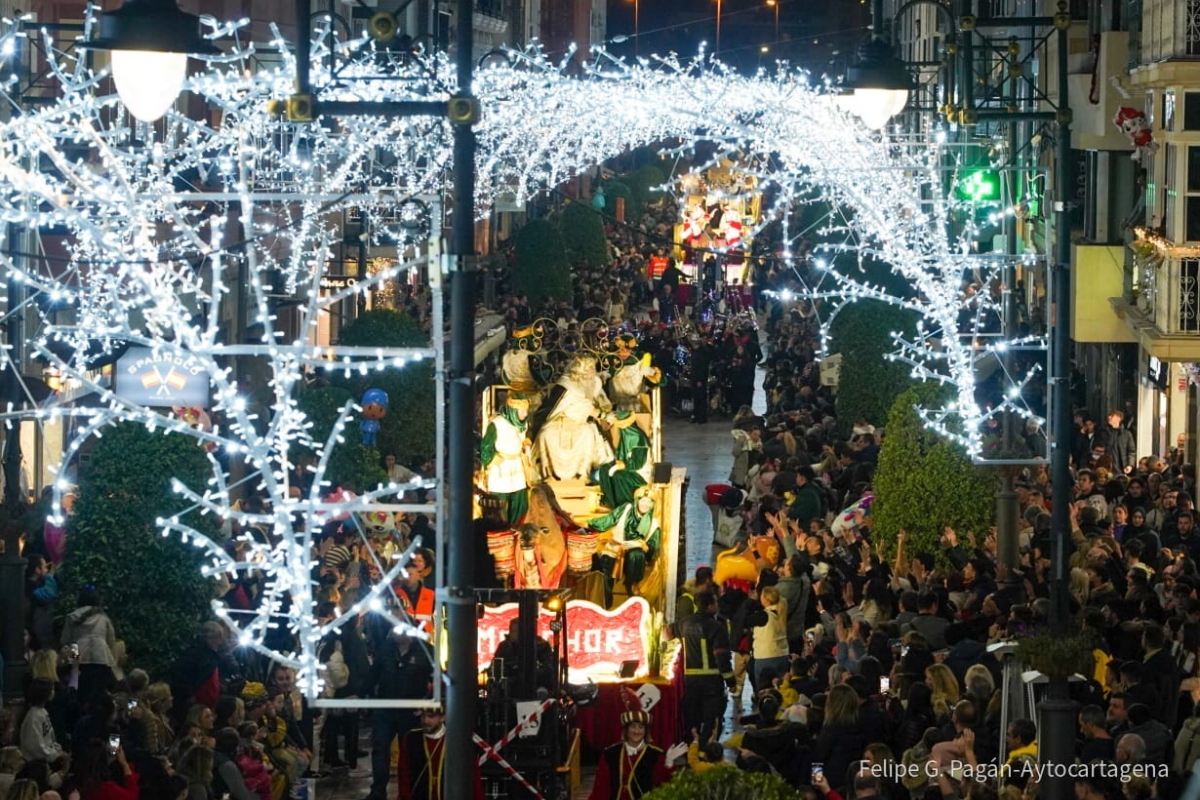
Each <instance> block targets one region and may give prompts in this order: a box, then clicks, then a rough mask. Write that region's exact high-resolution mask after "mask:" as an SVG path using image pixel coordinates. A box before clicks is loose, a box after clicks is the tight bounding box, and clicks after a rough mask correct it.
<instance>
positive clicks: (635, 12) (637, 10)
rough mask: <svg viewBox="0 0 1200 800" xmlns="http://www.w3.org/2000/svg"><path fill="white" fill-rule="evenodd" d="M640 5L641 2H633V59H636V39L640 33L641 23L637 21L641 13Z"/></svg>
mask: <svg viewBox="0 0 1200 800" xmlns="http://www.w3.org/2000/svg"><path fill="white" fill-rule="evenodd" d="M641 5H642V0H633V56H634V58H637V55H638V43H639V41H640V40H639V38H638V34H640V33H641V21H640V19H639V17H640V16H641V13H640V12H641Z"/></svg>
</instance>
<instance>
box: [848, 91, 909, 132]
mask: <svg viewBox="0 0 1200 800" xmlns="http://www.w3.org/2000/svg"><path fill="white" fill-rule="evenodd" d="M907 103H908V91H907V90H904V89H855V90H854V94H852V95H848V96H846V102H845V103H844V105H843V108H846V110H848V111H851V112H853V113H854V114H855V115H857V116H858V118H859V119H861V120H862V121H863V124H864V125H866V126H867V127H868V128H870V129H871V130H873V131H878V130H883V128H884V127H886V126H887V124H888V121H889V120H890V119H891V118H892V117H894V116H896V115H897V114H899V113H900V112H901V111H903V110H904V106H905V105H906V104H907Z"/></svg>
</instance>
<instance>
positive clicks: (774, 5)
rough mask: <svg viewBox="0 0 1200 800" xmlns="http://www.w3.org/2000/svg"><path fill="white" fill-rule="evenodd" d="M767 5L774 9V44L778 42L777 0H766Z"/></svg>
mask: <svg viewBox="0 0 1200 800" xmlns="http://www.w3.org/2000/svg"><path fill="white" fill-rule="evenodd" d="M767 7H768V8H773V9H775V44H779V0H767Z"/></svg>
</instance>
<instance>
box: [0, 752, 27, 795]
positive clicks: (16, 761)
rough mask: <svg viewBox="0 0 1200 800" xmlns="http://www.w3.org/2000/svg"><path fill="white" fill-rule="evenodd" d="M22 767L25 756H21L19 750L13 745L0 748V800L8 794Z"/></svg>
mask: <svg viewBox="0 0 1200 800" xmlns="http://www.w3.org/2000/svg"><path fill="white" fill-rule="evenodd" d="M24 766H25V756H23V755H21V748H19V747H17V746H15V745H10V746H8V747H0V798H3V797H4V796H5V795H7V794H8V789H9V787H11V786H12V785H13V781H15V780H16V778H17V773H18V772H20V771H21V768H22V767H24Z"/></svg>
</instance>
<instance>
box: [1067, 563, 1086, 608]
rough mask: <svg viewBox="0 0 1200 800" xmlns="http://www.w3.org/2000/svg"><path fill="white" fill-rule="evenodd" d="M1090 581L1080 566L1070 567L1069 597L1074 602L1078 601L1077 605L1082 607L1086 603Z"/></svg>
mask: <svg viewBox="0 0 1200 800" xmlns="http://www.w3.org/2000/svg"><path fill="white" fill-rule="evenodd" d="M1090 583H1091V581H1089V580H1088V574H1087V570H1085V569H1082V568H1080V567H1072V569H1071V597H1072V598H1074V600H1075V602H1077V603H1079V607H1080V608H1083V607H1084V606H1086V605H1087V604H1088V595H1089V593H1090V588H1089V587H1090Z"/></svg>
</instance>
